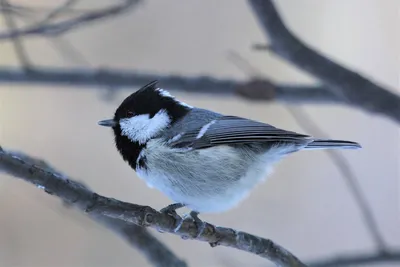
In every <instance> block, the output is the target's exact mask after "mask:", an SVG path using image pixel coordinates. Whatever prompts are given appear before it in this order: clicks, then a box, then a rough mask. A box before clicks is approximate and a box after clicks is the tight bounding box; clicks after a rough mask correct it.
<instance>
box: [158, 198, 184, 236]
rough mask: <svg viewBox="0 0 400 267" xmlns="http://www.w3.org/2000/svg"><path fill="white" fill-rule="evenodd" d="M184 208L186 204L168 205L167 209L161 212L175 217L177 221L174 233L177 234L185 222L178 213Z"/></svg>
mask: <svg viewBox="0 0 400 267" xmlns="http://www.w3.org/2000/svg"><path fill="white" fill-rule="evenodd" d="M184 206H185V204H182V203H174V204H171V205H168V206H166V207H165V208H162V209H161V210H160V212H161V213H164V214H167V215H170V216H172V217H174V219H175V228H174V232H177V231H178V230H179V228H181V226H182V223H183V221H184V218H182V217H181V216H179V214H178V213H177V212H176V210H177V209H180V208H183V207H184Z"/></svg>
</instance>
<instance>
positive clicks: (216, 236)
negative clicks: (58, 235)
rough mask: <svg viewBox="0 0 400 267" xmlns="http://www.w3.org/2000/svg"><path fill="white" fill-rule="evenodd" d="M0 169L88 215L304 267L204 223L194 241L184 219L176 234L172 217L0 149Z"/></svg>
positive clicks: (249, 238)
mask: <svg viewBox="0 0 400 267" xmlns="http://www.w3.org/2000/svg"><path fill="white" fill-rule="evenodd" d="M0 170H2V171H5V172H6V173H8V174H10V175H12V176H14V177H17V178H20V179H23V180H25V181H27V182H30V183H32V184H34V185H36V186H37V187H38V188H41V189H43V190H45V191H46V192H47V193H49V194H51V195H54V196H57V197H59V198H60V199H62V200H63V201H65V202H67V203H69V204H70V205H73V206H74V207H76V208H78V209H80V210H82V211H85V212H86V213H88V214H89V216H94V217H97V216H102V217H103V216H104V217H107V218H109V219H110V220H115V221H118V222H121V223H125V224H126V223H128V224H135V225H138V226H142V227H151V228H154V229H157V230H158V231H161V232H167V233H171V234H175V235H178V236H180V237H182V238H183V239H188V238H190V239H196V240H199V241H204V242H208V243H209V244H210V245H211V246H212V247H215V246H219V245H221V246H227V247H232V248H236V249H239V250H242V251H246V252H249V253H253V254H255V255H258V256H260V257H263V258H266V259H269V260H270V261H272V262H274V263H275V264H276V265H277V266H290V267H292V266H296V267H297V266H302V267H303V266H306V265H305V264H304V263H302V262H301V261H300V260H299V259H298V258H297V257H295V256H294V255H293V254H291V253H290V252H289V251H288V250H286V249H284V248H283V247H281V246H279V245H278V244H276V243H274V242H273V241H272V240H269V239H265V238H262V237H258V236H255V235H251V234H248V233H245V232H241V231H237V230H234V229H231V228H225V227H218V226H215V225H212V224H209V223H206V228H205V230H204V232H203V233H202V234H201V235H200V236H199V237H197V238H194V237H195V236H196V234H197V230H198V229H197V226H196V224H195V223H194V221H192V220H185V221H184V222H183V224H182V227H181V228H180V229H179V230H178V231H176V232H175V231H174V228H175V223H176V221H175V218H174V217H172V216H170V215H167V214H164V213H160V212H158V211H156V210H155V209H153V208H151V207H149V206H141V205H136V204H131V203H127V202H122V201H119V200H116V199H113V198H108V197H105V196H101V195H98V194H96V193H94V192H92V191H90V190H89V189H87V188H86V187H85V186H82V185H81V184H80V183H77V182H75V181H73V180H71V179H68V178H66V177H65V176H62V175H60V174H59V173H57V172H53V171H51V170H49V169H44V168H42V167H39V166H38V165H35V164H31V163H29V162H27V161H26V160H24V157H21V154H15V153H11V152H6V151H5V150H0Z"/></svg>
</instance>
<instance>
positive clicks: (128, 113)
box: [126, 110, 135, 118]
mask: <svg viewBox="0 0 400 267" xmlns="http://www.w3.org/2000/svg"><path fill="white" fill-rule="evenodd" d="M134 115H135V113H134V112H132V111H130V110H128V111H127V112H126V117H128V118H130V117H133V116H134Z"/></svg>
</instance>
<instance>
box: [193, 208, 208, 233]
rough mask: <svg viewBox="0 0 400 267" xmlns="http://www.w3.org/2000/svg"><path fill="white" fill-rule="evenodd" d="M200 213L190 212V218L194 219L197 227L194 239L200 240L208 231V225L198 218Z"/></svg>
mask: <svg viewBox="0 0 400 267" xmlns="http://www.w3.org/2000/svg"><path fill="white" fill-rule="evenodd" d="M198 215H199V213H198V212H197V211H192V212H190V217H192V218H193V220H194V223H195V224H196V226H197V234H196V236H195V237H194V238H198V237H199V236H200V235H201V234H202V233H203V232H204V230H205V229H206V223H205V222H203V221H202V220H200V218H199V217H198Z"/></svg>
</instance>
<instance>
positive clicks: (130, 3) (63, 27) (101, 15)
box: [0, 0, 141, 39]
mask: <svg viewBox="0 0 400 267" xmlns="http://www.w3.org/2000/svg"><path fill="white" fill-rule="evenodd" d="M140 2H141V0H125V1H122V3H121V4H118V5H114V6H111V7H107V8H104V9H101V10H96V11H91V12H88V13H84V14H82V15H79V16H76V17H74V18H71V19H67V20H65V21H61V22H55V23H51V24H45V25H33V26H29V27H26V28H24V29H19V30H16V31H13V32H3V33H0V39H9V38H13V37H16V36H22V35H23V36H29V35H43V36H47V35H49V36H54V35H58V34H63V33H66V32H67V31H71V30H76V29H78V28H79V27H81V26H84V25H85V26H86V25H88V24H89V23H93V22H94V21H99V20H100V19H105V18H110V17H113V16H116V15H120V14H122V13H123V12H127V11H129V10H130V9H131V8H133V7H134V6H136V4H139V3H140Z"/></svg>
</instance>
